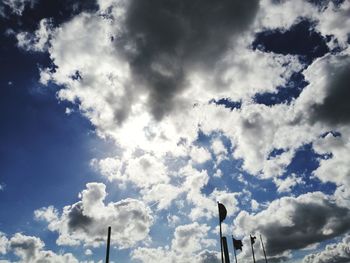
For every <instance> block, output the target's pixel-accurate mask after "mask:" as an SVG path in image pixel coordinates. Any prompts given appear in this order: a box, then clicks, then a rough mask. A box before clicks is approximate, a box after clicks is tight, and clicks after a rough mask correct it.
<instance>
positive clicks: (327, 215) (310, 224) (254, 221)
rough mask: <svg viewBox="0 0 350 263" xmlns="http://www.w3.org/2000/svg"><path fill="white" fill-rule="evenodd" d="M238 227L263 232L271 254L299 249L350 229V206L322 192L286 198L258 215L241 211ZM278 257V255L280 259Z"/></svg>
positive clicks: (237, 219)
mask: <svg viewBox="0 0 350 263" xmlns="http://www.w3.org/2000/svg"><path fill="white" fill-rule="evenodd" d="M234 223H235V225H236V228H239V229H242V231H243V232H244V233H245V235H248V234H250V233H259V234H260V233H261V235H262V236H263V237H264V240H265V247H266V252H267V254H268V256H270V257H276V256H277V257H279V256H281V254H282V253H283V252H286V251H289V250H299V249H303V248H306V247H308V246H310V245H313V244H316V243H319V242H322V241H325V240H330V239H332V238H334V237H337V236H340V235H343V234H345V233H347V232H349V231H350V209H349V208H348V207H343V206H339V205H338V204H337V203H336V202H335V201H334V200H333V199H332V197H330V196H327V195H325V194H323V193H321V192H314V193H308V194H305V195H301V196H299V197H296V198H295V197H282V198H281V199H279V200H275V201H273V202H272V203H271V204H270V205H269V207H268V208H267V209H266V210H263V211H261V212H259V213H257V214H251V215H250V214H248V213H247V212H244V211H243V212H241V213H240V214H239V215H238V216H237V218H236V219H235V222H234ZM276 259H277V258H276Z"/></svg>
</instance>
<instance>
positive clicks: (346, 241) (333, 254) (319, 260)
mask: <svg viewBox="0 0 350 263" xmlns="http://www.w3.org/2000/svg"><path fill="white" fill-rule="evenodd" d="M325 262H327V263H346V262H350V236H349V235H348V236H345V237H344V238H343V240H342V242H339V243H336V244H329V245H327V246H326V248H325V249H323V250H321V251H319V252H318V253H313V254H310V255H307V256H306V257H305V258H304V259H303V263H325Z"/></svg>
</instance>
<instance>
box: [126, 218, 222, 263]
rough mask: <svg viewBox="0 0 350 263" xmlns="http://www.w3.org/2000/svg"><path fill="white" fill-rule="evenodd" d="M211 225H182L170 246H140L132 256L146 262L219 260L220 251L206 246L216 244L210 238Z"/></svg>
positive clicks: (205, 262) (201, 262) (204, 261)
mask: <svg viewBox="0 0 350 263" xmlns="http://www.w3.org/2000/svg"><path fill="white" fill-rule="evenodd" d="M209 229H210V227H209V226H207V225H201V224H198V223H192V224H188V225H181V226H178V227H177V228H176V229H175V232H174V237H173V239H172V242H171V247H170V248H169V247H168V248H163V247H158V248H146V247H140V248H137V249H135V250H134V251H133V252H132V258H133V259H138V260H140V261H141V262H144V263H150V262H154V261H155V260H156V261H160V262H162V263H163V262H164V263H166V262H184V263H185V262H196V263H197V262H198V263H207V262H218V261H217V260H218V253H217V252H214V251H209V250H207V249H205V248H207V247H210V246H213V245H215V244H216V241H215V240H212V239H208V238H207V235H208V231H209Z"/></svg>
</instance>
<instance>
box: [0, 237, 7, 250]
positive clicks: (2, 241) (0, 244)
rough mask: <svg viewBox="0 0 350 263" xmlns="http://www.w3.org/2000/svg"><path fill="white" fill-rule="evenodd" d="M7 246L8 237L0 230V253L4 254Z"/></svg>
mask: <svg viewBox="0 0 350 263" xmlns="http://www.w3.org/2000/svg"><path fill="white" fill-rule="evenodd" d="M7 246H8V239H7V238H6V236H5V234H4V233H2V232H0V254H6V251H7Z"/></svg>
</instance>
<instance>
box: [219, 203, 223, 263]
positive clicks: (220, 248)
mask: <svg viewBox="0 0 350 263" xmlns="http://www.w3.org/2000/svg"><path fill="white" fill-rule="evenodd" d="M218 210H219V224H220V249H221V263H224V253H223V252H222V230H221V216H220V206H219V202H218Z"/></svg>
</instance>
